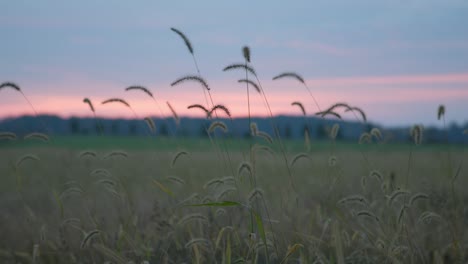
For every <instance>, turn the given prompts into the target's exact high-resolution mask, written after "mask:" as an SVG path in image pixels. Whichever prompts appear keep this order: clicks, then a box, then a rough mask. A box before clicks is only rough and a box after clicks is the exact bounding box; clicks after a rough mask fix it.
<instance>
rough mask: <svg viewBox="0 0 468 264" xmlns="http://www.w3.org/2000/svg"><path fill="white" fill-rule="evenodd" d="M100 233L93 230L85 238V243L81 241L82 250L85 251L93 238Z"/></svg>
mask: <svg viewBox="0 0 468 264" xmlns="http://www.w3.org/2000/svg"><path fill="white" fill-rule="evenodd" d="M99 233H100V231H99V230H93V231H91V232H89V233H88V234H87V235H86V236H85V237H84V239H83V241H81V246H80V248H81V249H84V248H85V247H86V246H87V245H88V243H89V241H90V240H91V239H92V238H93V236H95V235H97V234H99Z"/></svg>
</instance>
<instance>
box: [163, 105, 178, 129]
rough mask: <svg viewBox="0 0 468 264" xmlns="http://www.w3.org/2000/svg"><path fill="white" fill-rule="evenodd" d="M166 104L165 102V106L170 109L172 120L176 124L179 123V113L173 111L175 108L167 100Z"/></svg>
mask: <svg viewBox="0 0 468 264" xmlns="http://www.w3.org/2000/svg"><path fill="white" fill-rule="evenodd" d="M166 104H167V107H169V110H171V113H172V117H173V118H174V121H175V122H176V124H177V125H179V124H180V119H179V115H178V114H177V112H176V111H175V109H174V108H173V107H172V105H171V104H170V103H169V102H166Z"/></svg>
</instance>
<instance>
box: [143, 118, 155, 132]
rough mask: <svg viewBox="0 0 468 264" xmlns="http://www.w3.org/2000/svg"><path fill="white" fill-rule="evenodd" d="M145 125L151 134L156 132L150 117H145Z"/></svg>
mask: <svg viewBox="0 0 468 264" xmlns="http://www.w3.org/2000/svg"><path fill="white" fill-rule="evenodd" d="M145 123H146V125H148V128H149V129H150V130H151V133H154V132H156V124H155V123H154V120H153V119H152V118H150V117H145Z"/></svg>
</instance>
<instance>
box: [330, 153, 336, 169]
mask: <svg viewBox="0 0 468 264" xmlns="http://www.w3.org/2000/svg"><path fill="white" fill-rule="evenodd" d="M336 163H338V158H337V157H336V156H333V155H332V156H330V157H329V158H328V166H330V167H335V166H336Z"/></svg>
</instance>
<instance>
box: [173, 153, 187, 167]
mask: <svg viewBox="0 0 468 264" xmlns="http://www.w3.org/2000/svg"><path fill="white" fill-rule="evenodd" d="M182 155H189V153H188V152H187V151H185V150H182V151H179V152H177V153H176V154H175V155H174V158H172V163H171V165H172V167H174V165H175V164H176V162H177V160H178V159H179V158H180V156H182Z"/></svg>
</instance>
